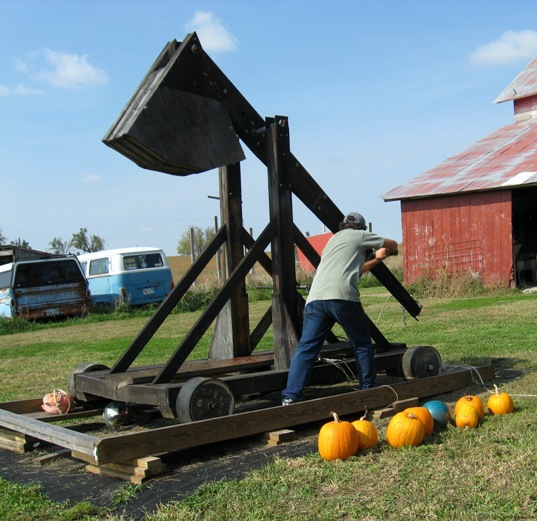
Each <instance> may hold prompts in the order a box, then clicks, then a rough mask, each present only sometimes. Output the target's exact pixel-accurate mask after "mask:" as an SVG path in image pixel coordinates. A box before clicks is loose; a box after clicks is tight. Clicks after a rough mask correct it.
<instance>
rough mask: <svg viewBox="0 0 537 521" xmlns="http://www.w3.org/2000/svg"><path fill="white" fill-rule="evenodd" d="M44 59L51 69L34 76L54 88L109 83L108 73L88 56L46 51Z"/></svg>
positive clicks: (43, 70)
mask: <svg viewBox="0 0 537 521" xmlns="http://www.w3.org/2000/svg"><path fill="white" fill-rule="evenodd" d="M44 57H45V59H46V61H47V62H48V64H49V65H50V66H51V68H50V67H49V68H45V69H42V70H41V71H39V72H37V73H35V74H34V75H33V76H32V78H33V79H35V80H40V81H45V82H47V83H48V84H49V85H51V86H53V87H60V88H81V87H92V86H101V85H106V84H107V83H108V77H107V75H106V73H105V72H104V71H103V70H101V69H99V68H98V67H95V66H93V65H91V64H90V63H89V62H88V57H87V55H82V56H81V55H78V54H68V53H65V52H56V51H52V50H50V49H45V50H44ZM19 67H20V65H19Z"/></svg>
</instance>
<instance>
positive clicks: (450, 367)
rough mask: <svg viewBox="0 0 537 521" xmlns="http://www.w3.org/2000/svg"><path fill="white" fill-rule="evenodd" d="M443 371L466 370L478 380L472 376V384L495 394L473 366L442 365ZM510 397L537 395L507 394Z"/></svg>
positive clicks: (536, 395)
mask: <svg viewBox="0 0 537 521" xmlns="http://www.w3.org/2000/svg"><path fill="white" fill-rule="evenodd" d="M444 369H446V370H447V372H449V370H453V371H454V370H456V369H468V370H470V372H471V374H472V375H474V373H475V374H476V375H477V377H478V379H479V380H477V379H476V378H475V377H474V376H472V382H473V383H474V384H476V385H480V386H482V387H484V388H485V390H486V391H487V392H489V393H490V394H496V390H495V389H489V388H488V387H487V386H486V385H485V382H484V381H483V378H482V377H481V375H480V374H479V371H478V370H477V368H476V367H475V366H472V365H443V366H442V371H444ZM509 394H510V396H511V397H512V398H513V397H514V398H537V394H511V393H509Z"/></svg>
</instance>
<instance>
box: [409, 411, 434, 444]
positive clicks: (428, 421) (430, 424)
mask: <svg viewBox="0 0 537 521" xmlns="http://www.w3.org/2000/svg"><path fill="white" fill-rule="evenodd" d="M405 412H409V413H411V414H415V415H416V416H417V417H418V418H419V419H420V420H421V421H422V423H423V426H424V427H425V437H427V436H430V435H431V434H432V433H433V430H434V420H433V417H432V415H431V413H430V412H429V410H428V409H426V408H425V407H408V408H406V409H405Z"/></svg>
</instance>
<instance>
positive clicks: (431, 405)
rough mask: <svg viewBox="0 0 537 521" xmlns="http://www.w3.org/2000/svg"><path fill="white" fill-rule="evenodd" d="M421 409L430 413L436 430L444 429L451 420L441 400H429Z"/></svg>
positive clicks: (447, 408)
mask: <svg viewBox="0 0 537 521" xmlns="http://www.w3.org/2000/svg"><path fill="white" fill-rule="evenodd" d="M423 407H425V408H426V409H427V410H428V411H429V412H430V413H431V416H432V417H433V422H434V427H435V428H436V429H444V428H445V427H446V426H447V424H448V423H449V420H451V412H450V411H449V407H448V406H447V405H446V404H445V403H444V402H442V401H441V400H430V401H428V402H425V403H424V404H423Z"/></svg>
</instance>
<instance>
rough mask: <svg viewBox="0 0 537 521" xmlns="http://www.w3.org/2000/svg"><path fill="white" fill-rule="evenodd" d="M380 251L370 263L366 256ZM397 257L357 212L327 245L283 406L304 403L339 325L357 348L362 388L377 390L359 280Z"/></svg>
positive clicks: (392, 247) (394, 246)
mask: <svg viewBox="0 0 537 521" xmlns="http://www.w3.org/2000/svg"><path fill="white" fill-rule="evenodd" d="M368 250H376V251H375V256H374V258H372V259H370V260H366V252H367V251H368ZM396 253H397V242H396V241H394V240H392V239H386V238H384V237H380V236H378V235H375V234H374V233H371V232H368V231H367V227H366V224H365V219H364V217H363V216H362V215H361V214H359V213H357V212H352V213H350V214H348V215H347V216H346V217H345V219H344V221H343V222H342V223H340V225H339V231H338V232H337V233H336V234H334V236H333V237H332V238H331V239H330V240H329V241H328V243H327V244H326V246H325V248H324V250H323V252H322V255H321V262H320V263H319V266H318V268H317V273H316V275H315V277H314V279H313V283H312V285H311V289H310V292H309V295H308V298H307V301H306V307H305V308H304V324H303V327H302V337H301V339H300V342H299V343H298V346H297V348H296V351H295V354H294V356H293V359H292V360H291V366H290V367H289V374H288V377H287V387H286V388H285V389H284V390H283V393H282V397H283V398H282V405H290V404H292V403H295V402H300V401H302V400H303V399H304V396H303V394H302V391H303V389H304V387H305V386H306V383H307V381H308V378H309V376H310V374H311V371H312V369H313V366H314V364H315V361H316V360H317V358H318V356H319V353H320V352H321V348H322V346H323V343H324V341H325V339H326V337H327V335H328V333H329V332H330V331H331V329H332V327H333V326H334V324H335V323H336V322H337V323H338V324H340V326H341V327H342V328H343V330H344V331H345V334H346V335H347V338H348V340H349V342H350V343H351V345H352V347H353V349H354V356H355V360H356V370H357V378H358V381H359V387H358V388H359V389H370V388H371V387H374V386H375V377H376V373H375V353H374V349H373V343H372V340H371V335H370V332H369V327H368V325H367V318H366V315H365V312H364V310H363V308H362V304H361V302H360V292H359V290H358V282H359V281H360V275H361V274H362V273H364V272H366V271H368V270H370V269H371V268H373V267H374V266H375V265H376V264H378V263H379V262H381V261H382V260H384V259H385V258H386V257H388V255H391V254H396Z"/></svg>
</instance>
